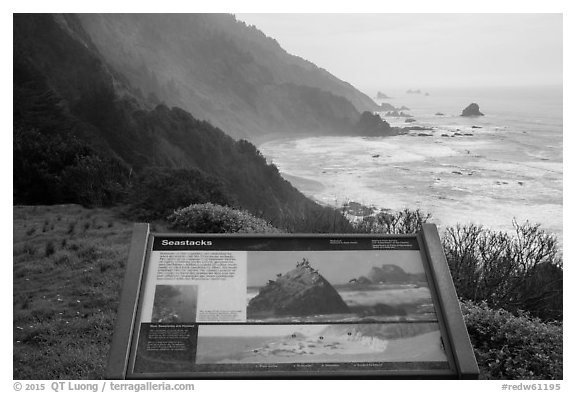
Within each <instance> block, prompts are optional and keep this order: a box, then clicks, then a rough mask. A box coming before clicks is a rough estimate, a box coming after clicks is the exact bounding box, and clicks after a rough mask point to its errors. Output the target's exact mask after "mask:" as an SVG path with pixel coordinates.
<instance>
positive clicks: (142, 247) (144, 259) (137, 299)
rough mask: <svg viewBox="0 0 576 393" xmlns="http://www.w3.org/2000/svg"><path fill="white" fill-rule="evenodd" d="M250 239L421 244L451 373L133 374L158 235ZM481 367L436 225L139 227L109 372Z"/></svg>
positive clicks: (474, 371)
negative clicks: (412, 229) (202, 230)
mask: <svg viewBox="0 0 576 393" xmlns="http://www.w3.org/2000/svg"><path fill="white" fill-rule="evenodd" d="M207 236H210V237H211V238H219V239H246V238H252V239H254V238H272V239H274V238H282V239H285V238H290V239H317V238H330V239H333V238H337V239H346V238H356V239H358V238H363V237H366V238H382V239H397V238H404V239H407V240H410V239H412V240H414V239H415V240H416V241H417V242H418V245H419V249H420V254H421V258H422V261H423V265H424V269H425V273H426V276H427V278H428V281H429V284H430V292H431V294H432V299H433V304H434V308H435V310H436V315H437V318H438V323H439V326H440V331H441V337H442V343H443V345H444V349H445V352H446V355H447V359H448V363H449V369H438V370H434V369H430V370H421V369H413V370H411V369H400V370H398V369H380V370H377V371H374V370H371V371H361V370H360V371H346V372H344V373H342V375H338V374H335V373H311V372H306V371H294V370H290V371H266V372H261V373H258V372H256V373H254V372H250V373H248V375H247V373H246V372H245V371H241V370H240V371H232V372H194V373H190V372H188V373H186V372H175V373H134V372H133V371H131V370H133V366H134V358H135V352H136V340H135V338H136V336H137V333H138V332H137V329H138V328H139V326H137V325H138V321H139V320H140V319H139V312H140V311H141V310H140V306H141V302H142V297H141V292H142V289H143V285H144V280H145V278H146V274H147V263H148V261H149V258H150V253H151V251H152V245H153V244H154V239H155V238H156V237H162V238H166V237H168V238H169V237H174V238H182V237H185V238H190V239H196V238H197V239H199V238H206V237H207ZM478 374H479V369H478V366H477V363H476V359H475V357H474V351H473V349H472V345H471V343H470V339H469V336H468V333H467V330H466V326H465V324H464V320H463V317H462V313H461V310H460V305H459V301H458V297H457V294H456V290H455V288H454V284H453V281H452V278H451V275H450V270H449V267H448V263H447V261H446V257H445V255H444V252H443V249H442V244H441V241H440V237H439V235H438V230H437V228H436V225H434V224H424V225H423V226H422V230H421V231H420V232H418V233H415V234H410V235H377V234H367V235H358V234H273V235H272V234H168V233H151V232H150V227H149V225H148V224H135V225H134V231H133V235H132V241H131V244H130V252H129V256H128V262H127V266H126V273H125V277H124V284H123V287H122V293H121V296H120V304H119V307H118V313H117V318H116V324H115V329H114V334H113V338H112V344H111V347H110V353H109V358H108V365H107V369H106V377H107V378H109V379H188V378H195V379H197V378H246V377H248V378H262V377H263V378H274V377H276V378H277V377H283V378H290V377H298V378H302V377H304V378H306V377H308V378H310V377H312V378H317V377H330V378H337V377H346V378H351V377H363V378H365V377H378V378H390V379H393V378H395V379H410V378H422V379H476V378H478Z"/></svg>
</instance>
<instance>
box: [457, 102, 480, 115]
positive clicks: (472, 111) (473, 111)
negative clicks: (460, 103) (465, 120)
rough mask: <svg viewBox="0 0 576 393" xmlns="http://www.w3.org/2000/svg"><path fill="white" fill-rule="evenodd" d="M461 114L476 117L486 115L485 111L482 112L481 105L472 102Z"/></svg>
mask: <svg viewBox="0 0 576 393" xmlns="http://www.w3.org/2000/svg"><path fill="white" fill-rule="evenodd" d="M460 116H464V117H476V116H484V113H482V112H480V107H479V106H478V104H476V103H474V102H473V103H471V104H470V105H468V106H467V107H466V108H465V109H464V110H463V111H462V114H461V115H460Z"/></svg>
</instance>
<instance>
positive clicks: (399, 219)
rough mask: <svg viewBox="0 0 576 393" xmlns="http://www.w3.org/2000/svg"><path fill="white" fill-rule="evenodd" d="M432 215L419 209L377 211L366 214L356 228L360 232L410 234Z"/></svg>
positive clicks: (419, 228)
mask: <svg viewBox="0 0 576 393" xmlns="http://www.w3.org/2000/svg"><path fill="white" fill-rule="evenodd" d="M430 217H432V215H431V214H430V213H424V212H422V211H421V210H420V209H416V210H410V209H404V210H401V211H399V212H395V213H387V212H383V213H378V214H376V215H375V216H368V217H365V218H364V219H362V220H361V221H359V222H358V223H357V224H356V230H357V231H358V232H361V233H390V234H410V233H415V232H418V231H420V230H421V229H422V224H425V223H426V222H427V221H428V220H429V219H430Z"/></svg>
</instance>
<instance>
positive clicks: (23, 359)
mask: <svg viewBox="0 0 576 393" xmlns="http://www.w3.org/2000/svg"><path fill="white" fill-rule="evenodd" d="M131 234H132V223H130V222H127V221H123V220H122V219H119V218H118V217H117V216H116V215H115V214H114V212H113V211H111V210H103V209H92V210H89V209H85V208H82V207H80V206H77V205H55V206H36V207H28V206H15V207H14V270H13V271H14V294H13V305H14V315H13V324H14V325H13V327H14V370H13V371H14V378H15V379H80V378H82V379H98V378H102V377H103V372H104V368H105V364H106V357H107V354H108V349H109V345H110V339H111V334H112V330H113V323H114V319H115V316H116V308H117V306H118V297H119V293H120V288H121V283H122V279H123V275H124V264H125V261H126V258H127V255H128V247H129V244H130V237H131Z"/></svg>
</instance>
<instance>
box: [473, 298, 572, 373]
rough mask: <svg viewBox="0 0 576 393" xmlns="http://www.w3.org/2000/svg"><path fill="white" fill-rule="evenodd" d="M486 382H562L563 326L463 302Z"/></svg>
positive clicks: (482, 304)
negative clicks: (551, 380)
mask: <svg viewBox="0 0 576 393" xmlns="http://www.w3.org/2000/svg"><path fill="white" fill-rule="evenodd" d="M461 306H462V313H463V315H464V320H465V322H466V327H467V329H468V334H469V335H470V340H471V342H472V346H473V347H474V353H475V355H476V360H477V362H478V365H479V367H480V377H481V378H483V379H562V365H563V362H562V324H561V323H557V322H556V323H544V322H542V321H541V320H540V319H538V318H531V317H529V316H528V315H527V314H523V313H520V315H518V316H514V315H512V314H511V313H510V312H508V311H504V310H502V309H500V310H494V309H491V308H489V307H488V305H487V304H486V303H485V302H484V303H481V304H479V305H478V304H474V303H473V302H469V301H468V302H463V303H462V305H461Z"/></svg>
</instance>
